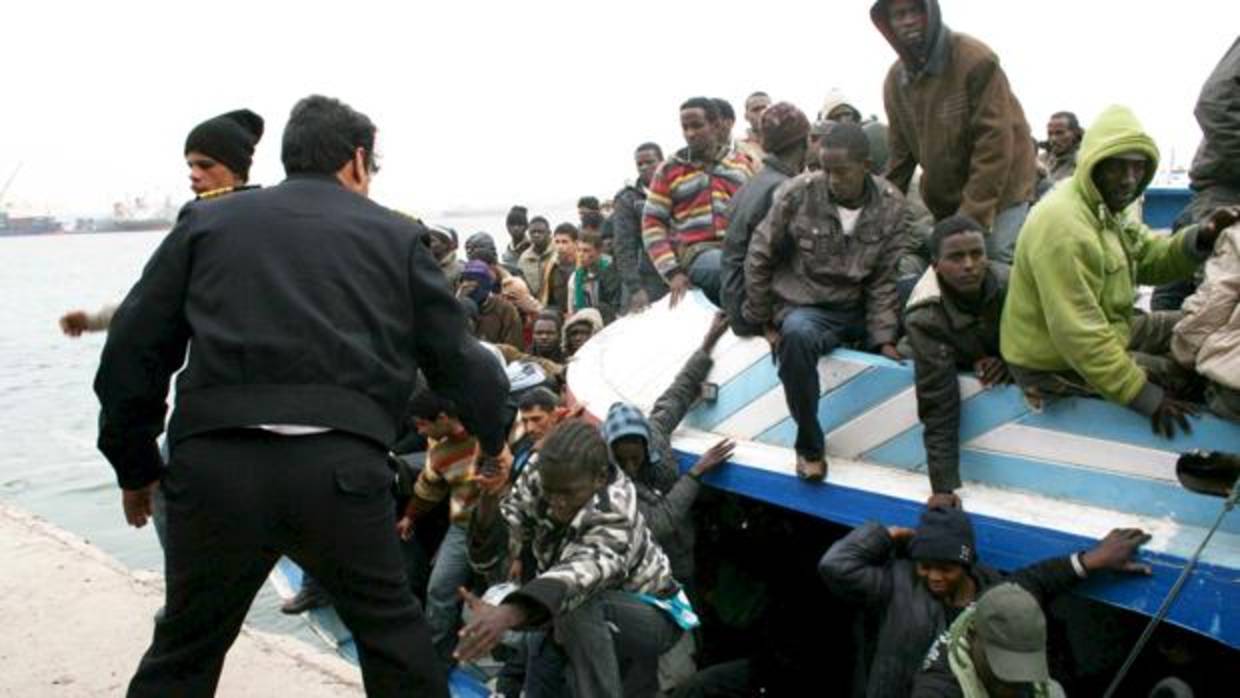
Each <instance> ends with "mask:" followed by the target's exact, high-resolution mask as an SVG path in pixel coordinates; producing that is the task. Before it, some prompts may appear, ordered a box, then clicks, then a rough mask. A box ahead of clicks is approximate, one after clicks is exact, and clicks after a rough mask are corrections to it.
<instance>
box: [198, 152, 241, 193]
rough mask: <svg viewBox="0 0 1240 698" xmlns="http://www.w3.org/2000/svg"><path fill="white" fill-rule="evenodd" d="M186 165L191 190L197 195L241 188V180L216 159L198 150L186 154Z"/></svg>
mask: <svg viewBox="0 0 1240 698" xmlns="http://www.w3.org/2000/svg"><path fill="white" fill-rule="evenodd" d="M185 164H186V166H187V167H189V188H190V189H192V190H193V192H194V193H195V194H205V193H207V192H209V191H215V190H216V189H224V188H226V187H239V186H241V185H242V184H243V182H242V181H241V178H240V177H238V176H237V175H236V174H234V173H233V171H232V170H230V169H228V168H227V167H225V166H224V165H223V164H222V163H220V162H219V161H218V160H216V159H215V158H213V157H211V156H209V155H203V154H202V153H200V152H198V151H197V150H191V151H189V152H188V153H186V154H185Z"/></svg>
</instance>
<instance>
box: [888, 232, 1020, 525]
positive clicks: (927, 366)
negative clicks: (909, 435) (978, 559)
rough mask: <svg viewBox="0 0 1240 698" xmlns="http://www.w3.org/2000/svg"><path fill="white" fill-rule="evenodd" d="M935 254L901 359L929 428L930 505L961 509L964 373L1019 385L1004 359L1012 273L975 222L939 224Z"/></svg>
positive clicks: (910, 311)
mask: <svg viewBox="0 0 1240 698" xmlns="http://www.w3.org/2000/svg"><path fill="white" fill-rule="evenodd" d="M930 251H931V254H932V256H933V257H932V258H933V261H932V262H931V267H930V269H927V270H926V273H925V274H923V275H922V277H921V279H920V280H919V281H918V282H917V285H916V286H914V287H913V293H912V296H911V297H910V298H909V301H908V305H907V309H906V311H905V316H904V328H905V330H906V331H907V333H908V334H907V336H906V339H905V340H901V344H900V349H901V351H900V353H901V354H902V355H905V356H908V355H912V357H913V365H914V368H915V375H916V378H917V383H916V385H917V415H918V416H919V417H920V418H921V423H922V425H924V426H925V433H924V435H923V437H922V438H923V440H924V442H925V447H926V463H927V469H928V470H929V473H930V488H931V490H932V491H933V496H932V497H931V499H930V505H931V506H933V505H934V504H936V503H941V504H946V505H949V506H959V504H960V500H959V498H958V497H957V496H956V494H955V491H956V490H957V489H959V488H960V380H959V376H958V375H957V374H958V372H959V371H961V370H964V371H973V372H974V373H975V374H976V375H977V379H978V380H979V381H981V382H982V386H983V387H990V386H992V385H996V384H1000V383H1010V382H1011V380H1012V378H1011V375H1010V374H1009V373H1008V370H1007V366H1006V365H1005V364H1004V363H1003V359H1002V358H1000V357H999V316H1000V314H1001V313H1002V312H1003V299H1004V297H1005V296H1006V294H1007V285H1008V273H1009V271H1010V269H1009V268H1008V266H1007V265H1006V264H1001V263H999V262H992V261H990V260H989V259H988V258H987V257H986V236H985V232H984V229H983V228H982V226H981V224H979V223H978V222H977V221H975V220H973V219H972V218H969V217H968V216H963V215H956V216H951V217H949V218H945V219H943V220H941V221H939V222H938V223H936V224H935V226H934V230H933V232H932V233H931V234H930ZM906 344H907V347H906ZM906 348H907V351H906Z"/></svg>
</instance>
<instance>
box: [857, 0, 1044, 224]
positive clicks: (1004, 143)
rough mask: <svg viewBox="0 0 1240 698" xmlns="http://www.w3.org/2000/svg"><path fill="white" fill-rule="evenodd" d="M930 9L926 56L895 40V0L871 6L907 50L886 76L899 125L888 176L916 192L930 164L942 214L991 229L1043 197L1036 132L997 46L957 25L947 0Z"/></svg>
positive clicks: (931, 191) (925, 184)
mask: <svg viewBox="0 0 1240 698" xmlns="http://www.w3.org/2000/svg"><path fill="white" fill-rule="evenodd" d="M926 9H927V13H928V14H929V17H930V18H929V21H930V26H929V28H928V45H929V48H928V50H927V51H926V55H924V56H915V55H909V54H907V52H906V50H905V49H904V47H902V46H901V45H900V44H899V42H898V41H897V40H896V39H895V37H894V34H893V33H892V31H891V27H890V25H889V24H888V21H887V0H879V1H878V2H876V3H874V7H873V8H872V9H871V12H870V17H871V19H872V20H873V21H874V24H875V26H876V27H878V29H879V31H880V32H882V34H883V35H884V36H885V37H887V40H888V42H890V43H891V45H892V47H893V48H894V49H895V50H896V52H897V53H898V54H900V60H898V61H896V63H895V65H893V66H891V69H890V70H889V71H888V72H887V80H886V82H885V83H884V85H883V102H884V104H885V105H886V109H887V120H888V121H889V122H890V124H891V128H890V131H889V135H888V146H889V148H890V151H891V154H890V160H889V161H888V165H887V179H889V180H891V182H892V183H893V184H895V185H896V186H897V187H899V188H900V191H903V192H907V191H908V185H909V179H910V178H911V177H912V175H913V170H914V169H915V168H916V167H917V165H921V168H922V170H924V171H925V176H924V177H922V180H921V186H922V191H921V193H922V198H923V199H924V200H925V202H926V206H927V207H928V208H929V209H930V211H931V212H933V213H934V217H935V219H936V220H942V219H943V218H946V217H948V216H950V215H953V214H955V213H964V214H967V215H969V216H971V217H972V218H973V219H974V220H976V221H978V222H979V223H981V224H982V225H984V226H986V227H987V229H989V228H990V227H991V226H992V225H993V224H994V220H995V216H997V215H998V213H999V212H1000V211H1003V210H1004V209H1006V208H1008V207H1010V206H1013V205H1015V204H1018V203H1021V202H1024V201H1033V193H1034V184H1035V183H1036V181H1037V153H1036V151H1035V148H1034V144H1033V136H1032V134H1031V132H1030V130H1029V123H1028V122H1027V121H1026V120H1025V112H1024V109H1022V108H1021V105H1020V101H1019V100H1018V99H1016V95H1014V94H1013V93H1012V88H1011V85H1010V84H1008V80H1007V75H1005V74H1004V72H1003V68H1001V67H1000V66H999V57H998V56H996V55H995V53H994V51H992V50H990V47H988V46H987V45H986V44H984V43H982V42H981V41H978V40H977V39H974V38H973V37H971V36H967V35H965V34H957V33H954V32H952V31H951V30H950V29H948V27H947V26H946V25H945V24H943V23H942V20H941V18H940V16H939V7H938V2H937V1H935V0H930V1H928V2H927V3H926Z"/></svg>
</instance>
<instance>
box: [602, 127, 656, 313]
mask: <svg viewBox="0 0 1240 698" xmlns="http://www.w3.org/2000/svg"><path fill="white" fill-rule="evenodd" d="M633 162H634V165H636V167H637V181H635V182H631V183H626V184H625V185H624V188H623V189H621V190H620V191H619V192H617V193H616V196H615V197H614V201H615V211H614V212H613V213H612V214H611V226H612V235H613V236H614V246H615V252H616V254H615V260H616V271H618V272H620V283H621V284H622V285H623V287H624V294H625V300H624V307H626V308H628V309H629V310H631V311H638V310H641V309H643V308H645V307H646V306H648V305H650V304H651V303H653V302H654V301H657V300H659V299H660V298H662V297H663V294H665V293H667V284H666V283H664V282H663V277H661V276H659V270H658V269H655V268H654V263H653V262H651V261H650V255H648V254H646V248H645V246H644V245H642V209H643V208H644V207H645V206H646V192H647V191H649V189H650V180H651V178H652V177H654V173H655V170H657V169H658V168H659V165H661V164H662V163H663V149H662V148H660V147H659V145H658V144H657V143H642V144H641V145H639V146H637V150H635V151H633Z"/></svg>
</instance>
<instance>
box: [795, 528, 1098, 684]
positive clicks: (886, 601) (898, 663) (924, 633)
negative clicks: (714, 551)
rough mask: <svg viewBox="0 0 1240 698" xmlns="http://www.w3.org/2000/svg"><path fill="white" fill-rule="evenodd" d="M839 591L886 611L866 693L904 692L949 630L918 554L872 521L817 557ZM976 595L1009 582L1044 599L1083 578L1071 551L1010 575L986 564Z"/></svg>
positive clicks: (979, 571)
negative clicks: (899, 547) (901, 547)
mask: <svg viewBox="0 0 1240 698" xmlns="http://www.w3.org/2000/svg"><path fill="white" fill-rule="evenodd" d="M818 573H819V574H820V575H822V578H823V580H824V581H825V582H826V583H827V586H828V587H829V588H830V589H831V591H832V592H834V593H835V594H837V595H839V596H841V597H844V598H846V599H849V600H851V601H855V602H859V603H863V604H865V605H866V606H867V607H870V608H872V609H874V610H877V611H879V612H880V613H881V614H882V620H881V621H880V625H879V634H878V644H877V646H876V648H875V653H874V662H873V663H872V664H871V665H870V672H869V675H870V679H869V685H868V686H867V687H866V693H865V695H866V698H905V697H906V696H908V694H909V691H910V689H911V688H912V685H913V677H914V676H915V675H916V673H917V671H918V670H919V669H920V668H921V663H922V660H923V659H925V656H926V651H927V650H929V649H930V646H931V645H932V644H933V643H934V640H935V638H936V637H938V636H939V634H941V633H942V632H943V631H944V630H945V629H946V628H947V625H948V623H947V611H946V609H945V608H944V607H943V603H942V602H940V601H939V600H937V599H935V598H934V597H933V596H931V595H930V592H929V590H927V589H926V586H925V584H923V583H922V582H921V580H920V579H919V578H918V577H917V571H916V566H915V564H914V563H913V561H912V560H909V559H907V558H903V557H898V556H897V551H896V546H895V543H894V541H892V539H891V536H890V535H889V534H888V533H887V529H886V528H885V527H884V526H882V525H881V524H878V523H874V522H871V523H867V524H865V525H863V526H860V527H858V528H856V529H854V530H853V531H852V532H851V533H849V534H848V535H847V536H844V537H843V538H841V539H840V540H838V541H836V542H835V544H834V545H832V546H831V549H830V550H828V551H827V553H826V554H825V555H823V557H822V560H821V561H820V562H819V563H818ZM969 573H970V574H971V575H972V577H973V581H974V582H975V583H976V584H977V594H978V596H980V595H981V594H982V592H984V591H985V590H986V589H989V588H990V587H992V586H994V585H995V584H998V583H999V582H1003V581H1012V582H1016V583H1017V584H1020V585H1021V586H1022V587H1024V588H1025V589H1027V590H1028V591H1029V593H1031V594H1033V595H1034V596H1035V597H1037V598H1038V599H1039V600H1041V599H1045V598H1046V597H1048V596H1051V595H1053V594H1056V593H1059V592H1062V591H1066V590H1067V589H1069V588H1071V587H1072V586H1073V585H1074V584H1075V583H1076V582H1077V580H1078V579H1079V578H1078V577H1077V576H1076V573H1075V572H1074V571H1073V569H1072V562H1071V560H1070V559H1069V558H1067V557H1061V558H1053V559H1050V560H1045V561H1043V562H1039V563H1037V564H1035V565H1031V566H1029V567H1026V568H1024V569H1020V570H1017V571H1016V572H1014V573H1012V575H1011V576H1010V577H1009V576H1006V575H1004V574H1003V573H1001V572H998V571H997V570H994V569H991V568H989V567H986V566H985V565H980V564H978V565H974V566H973V567H972V569H971V570H970V572H969Z"/></svg>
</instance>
